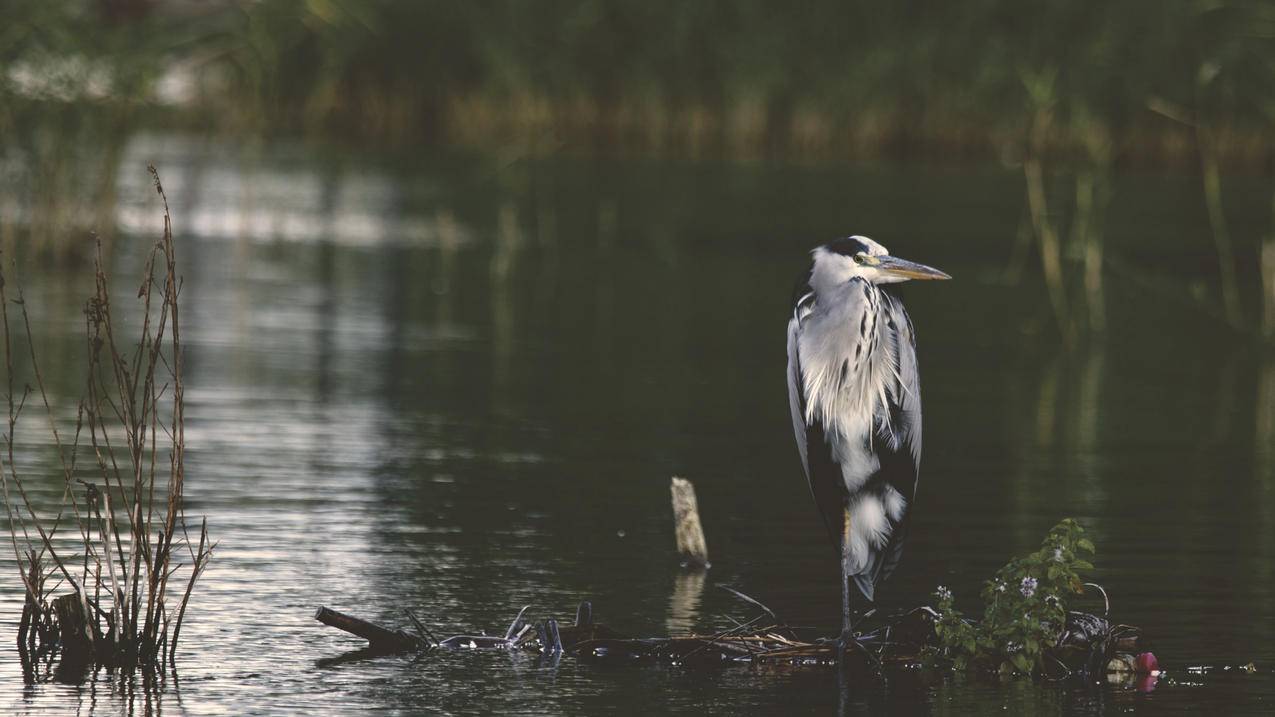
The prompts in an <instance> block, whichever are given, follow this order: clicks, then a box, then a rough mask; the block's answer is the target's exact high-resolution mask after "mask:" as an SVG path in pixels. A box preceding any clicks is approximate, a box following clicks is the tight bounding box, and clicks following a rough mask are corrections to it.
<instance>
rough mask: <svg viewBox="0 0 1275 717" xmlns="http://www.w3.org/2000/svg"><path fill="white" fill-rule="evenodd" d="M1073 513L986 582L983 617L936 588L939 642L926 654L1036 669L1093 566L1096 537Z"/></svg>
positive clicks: (962, 664)
mask: <svg viewBox="0 0 1275 717" xmlns="http://www.w3.org/2000/svg"><path fill="white" fill-rule="evenodd" d="M1084 532H1085V531H1084V529H1083V528H1081V527H1080V524H1079V523H1077V522H1076V521H1074V520H1072V519H1070V518H1068V519H1066V520H1064V521H1062V522H1061V523H1059V524H1058V525H1056V526H1054V527H1053V529H1052V530H1050V531H1049V535H1047V536H1046V537H1045V540H1044V542H1043V543H1041V546H1040V550H1037V551H1036V552H1034V553H1031V554H1030V555H1027V556H1025V557H1022V558H1016V559H1014V560H1011V561H1010V562H1009V563H1007V564H1006V565H1005V566H1004V567H1002V568H1001V569H1000V570H998V571H997V572H996V575H995V576H994V577H993V578H992V579H991V580H988V581H987V583H986V584H985V585H984V586H983V591H982V598H983V603H984V606H985V607H984V610H983V618H982V620H980V621H977V622H970V621H967V620H966V619H965V618H964V617H963V616H962V615H961V613H960V612H959V611H957V610H956V608H955V607H954V603H955V597H954V596H953V595H952V593H951V591H949V590H947V588H943V587H940V588H939V589H938V591H937V592H936V597H937V599H938V604H937V606H936V609H937V611H938V618H937V620H936V622H935V626H934V629H935V634H936V636H937V637H938V646H937V647H933V648H930V649H929V650H928V652H927V654H926V657H927V659H928V660H929V661H931V662H932V663H936V664H939V663H950V664H951V665H952V666H953V667H955V668H956V669H965V668H968V667H974V666H980V667H986V668H990V669H996V670H999V671H1001V672H1003V673H1011V672H1014V671H1017V672H1023V673H1031V672H1033V671H1036V670H1037V669H1039V668H1040V667H1041V660H1042V657H1043V654H1044V651H1045V650H1046V649H1047V648H1050V647H1053V646H1055V645H1056V643H1057V642H1058V638H1059V635H1060V634H1061V633H1062V632H1063V628H1064V626H1065V624H1066V619H1067V609H1068V603H1069V601H1070V600H1071V599H1073V598H1075V597H1076V596H1078V595H1080V594H1081V593H1083V592H1084V580H1083V577H1082V573H1084V572H1085V571H1088V570H1092V569H1093V564H1092V563H1091V562H1089V560H1088V559H1087V557H1082V556H1092V555H1093V552H1094V546H1093V543H1092V542H1090V541H1089V539H1088V538H1086V537H1084Z"/></svg>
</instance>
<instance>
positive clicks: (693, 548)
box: [669, 476, 710, 569]
mask: <svg viewBox="0 0 1275 717" xmlns="http://www.w3.org/2000/svg"><path fill="white" fill-rule="evenodd" d="M669 489H670V491H671V492H672V495H673V524H674V525H673V530H674V535H675V536H676V537H677V552H679V553H681V555H682V559H683V560H684V561H685V562H684V564H685V565H686V566H687V567H693V568H701V569H702V568H708V567H710V565H709V562H708V543H707V542H705V540H704V526H702V525H701V524H700V520H699V504H698V503H697V502H696V500H695V486H693V485H691V482H690V481H688V480H686V479H685V478H678V477H677V476H673V483H672V485H671V486H670V488H669Z"/></svg>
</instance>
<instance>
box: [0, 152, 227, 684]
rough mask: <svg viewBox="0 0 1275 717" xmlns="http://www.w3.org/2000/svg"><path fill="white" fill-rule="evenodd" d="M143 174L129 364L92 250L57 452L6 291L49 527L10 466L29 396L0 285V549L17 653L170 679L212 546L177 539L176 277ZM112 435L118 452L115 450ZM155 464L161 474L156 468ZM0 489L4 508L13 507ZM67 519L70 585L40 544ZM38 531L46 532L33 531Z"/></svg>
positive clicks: (181, 467)
mask: <svg viewBox="0 0 1275 717" xmlns="http://www.w3.org/2000/svg"><path fill="white" fill-rule="evenodd" d="M149 170H150V173H151V176H152V178H153V180H154V186H155V190H156V192H157V193H158V194H159V196H160V199H161V200H162V202H163V205H164V232H163V235H162V237H161V238H160V239H159V240H158V241H157V242H156V243H155V245H154V246H153V247H152V248H151V251H150V253H149V254H148V255H147V258H146V261H145V264H144V268H143V273H144V276H143V280H142V283H141V286H140V288H139V290H138V292H137V298H138V299H139V301H140V304H141V310H142V316H141V322H140V323H141V331H140V335H139V336H138V338H137V343H136V346H135V347H134V348H133V349H132V350H131V351H128V350H125V351H121V350H120V344H119V343H118V342H117V339H116V332H115V322H114V318H113V314H112V309H111V295H110V290H109V287H110V282H109V280H108V276H107V272H106V268H105V267H106V261H105V260H104V258H103V254H102V245H101V242H100V241H98V242H97V246H96V248H97V251H96V255H95V260H94V279H95V281H94V293H93V296H92V297H91V298H90V299H89V300H88V302H87V304H86V307H85V327H86V350H87V354H88V371H87V382H86V387H85V396H84V398H83V399H82V401H81V403H80V405H79V410H78V412H77V419H76V430H75V438H74V440H73V442H72V443H71V444H70V446H66V445H65V444H64V443H63V441H62V437H61V434H60V433H59V431H58V427H57V422H56V420H55V419H54V414H53V409H52V407H51V405H50V402H49V400H48V396H47V392H46V389H45V385H44V380H43V376H42V375H41V374H40V371H39V367H38V362H37V361H36V356H35V351H34V342H33V341H32V340H31V328H30V319H29V318H28V316H27V313H26V308H25V304H24V302H23V299H22V296H21V291H20V290H19V299H18V301H16V302H15V303H17V304H19V305H22V306H23V310H22V321H23V325H24V327H25V330H26V338H27V342H28V344H29V345H31V346H32V349H31V357H30V358H31V366H32V370H33V372H34V375H35V379H36V385H37V389H36V391H35V392H38V393H39V395H40V398H41V399H42V401H43V404H44V408H45V412H46V414H47V416H48V422H49V430H50V431H51V433H52V435H53V439H54V445H55V447H56V449H57V452H58V457H59V461H60V463H61V470H62V474H63V481H64V489H63V496H62V504H61V505H60V506H59V507H58V510H57V513H56V517H55V518H53V520H52V521H50V520H49V519H48V518H47V516H42V515H41V512H40V510H41V508H42V507H43V506H36V505H35V504H34V503H33V501H32V500H31V499H30V497H29V496H28V494H27V491H26V489H25V487H24V483H23V479H22V476H21V474H20V472H19V471H18V469H17V466H16V462H15V459H14V443H15V431H16V428H17V425H18V419H19V417H20V415H21V413H22V410H23V408H24V407H25V405H26V402H27V399H28V397H29V396H30V394H31V393H32V392H33V391H32V389H31V387H30V386H27V387H26V389H25V391H24V392H23V393H22V395H21V398H20V399H16V398H15V392H14V389H13V386H14V383H15V380H14V376H15V373H14V366H13V360H12V351H11V342H10V337H11V333H10V326H9V317H8V299H7V297H6V296H5V294H4V281H3V274H2V272H0V327H2V328H3V331H4V349H5V359H6V360H5V368H6V370H7V374H6V376H7V380H6V386H7V387H8V409H9V410H8V414H9V415H8V419H9V420H8V432H7V433H6V434H5V436H4V437H5V440H6V444H7V451H6V453H5V456H6V457H5V458H4V459H3V460H0V463H7V465H0V484H2V487H3V494H4V496H5V507H6V514H7V516H8V518H9V538H10V540H9V542H10V544H11V546H12V547H13V550H14V553H15V556H16V557H17V559H18V570H19V573H20V575H21V577H22V582H23V585H24V587H25V589H26V592H27V600H26V606H27V607H26V608H25V609H24V614H23V618H22V622H21V624H20V632H21V637H22V638H24V639H25V641H26V645H27V646H28V647H30V648H32V651H33V652H34V653H36V654H37V655H39V654H43V655H50V654H53V653H54V652H55V651H58V650H59V649H60V650H61V654H62V659H63V661H64V662H66V661H67V660H68V659H72V658H74V659H75V661H79V662H83V663H84V664H86V665H87V664H91V665H105V666H118V667H122V668H125V669H132V668H135V667H141V668H144V669H147V670H150V669H155V668H158V669H159V670H161V671H162V670H163V669H164V663H165V658H167V662H168V663H169V664H170V665H175V659H176V651H177V637H178V634H179V632H180V630H181V624H182V619H183V618H184V616H185V612H186V607H187V604H188V602H189V600H190V595H191V592H192V591H193V589H194V585H195V581H196V580H197V579H198V578H199V576H200V575H202V573H203V571H204V570H205V569H206V567H207V564H208V560H209V558H210V557H211V555H212V552H213V550H214V549H215V548H216V544H215V543H213V542H212V541H211V540H210V539H209V537H208V528H207V521H206V520H205V521H204V522H203V524H202V525H201V528H200V532H199V541H198V547H194V546H193V543H192V541H191V538H190V535H189V533H188V530H187V526H186V518H185V513H184V507H183V506H184V503H183V493H184V486H185V431H184V390H183V384H182V346H181V334H180V330H179V322H178V317H179V312H178V297H179V294H180V291H181V279H180V277H179V275H178V274H177V264H176V252H175V247H174V242H173V235H172V220H171V217H170V214H169V210H168V199H167V197H166V196H165V194H164V190H163V186H162V184H161V183H160V180H159V175H158V173H157V172H156V171H155V168H154V167H150V168H149ZM86 425H87V428H88V431H87V435H88V443H89V447H90V448H91V449H92V453H93V457H94V461H95V463H96V467H97V473H98V475H99V477H100V479H101V484H100V487H99V485H98V484H97V483H91V482H86V481H83V480H78V482H79V483H81V484H83V489H84V508H83V509H82V508H81V505H80V501H79V500H78V499H77V496H76V486H75V485H74V482H73V478H72V476H73V475H74V474H75V465H76V456H77V452H78V448H79V446H80V443H81V436H82V433H83V428H84V427H85V426H86ZM121 435H122V437H123V443H122V444H119V439H118V437H119V436H121ZM113 436H114V437H116V438H115V439H114V440H113ZM164 453H167V458H168V460H167V461H164V460H162V455H163V454H164ZM68 454H69V455H68ZM11 488H12V489H13V490H12V492H13V493H16V494H17V497H18V501H17V502H16V503H15V501H14V499H13V497H12V495H11ZM68 508H69V510H68ZM46 512H47V511H46ZM68 514H69V515H70V516H71V517H73V518H74V521H75V523H76V527H77V529H78V531H79V538H80V540H79V547H78V548H76V550H78V551H79V552H80V555H82V563H83V565H82V569H81V570H80V578H79V580H78V581H77V580H76V578H75V577H74V576H72V575H71V573H70V572H69V570H68V569H67V567H66V561H65V560H64V555H67V553H66V552H65V551H67V550H68V548H66V547H64V546H61V545H55V542H54V539H53V538H54V536H55V534H56V531H57V530H58V528H59V525H60V523H61V521H62V520H63V519H64V518H66V516H67V515H68ZM46 524H51V526H52V527H51V528H46ZM32 529H34V532H35V533H37V534H38V536H39V538H38V540H37V539H35V538H34V536H33V535H32ZM179 534H180V536H181V537H180V540H179V541H178V543H177V545H176V546H174V537H175V536H178V535H179ZM37 546H38V549H37ZM24 547H25V549H24ZM174 547H177V548H178V549H181V548H183V547H184V548H185V549H186V550H187V551H188V552H189V554H190V558H191V559H190V563H189V564H188V566H182V565H177V566H173V565H172V564H171V563H172V551H173V549H174ZM80 555H77V556H76V557H77V558H79V557H80ZM46 556H47V558H48V560H46V559H45V558H46ZM103 563H105V570H103ZM77 567H78V566H77ZM183 567H187V569H188V570H189V577H188V580H187V583H186V586H185V591H184V594H183V596H182V600H181V605H180V608H179V610H178V612H177V619H176V621H175V622H171V623H170V620H169V617H168V616H169V615H170V614H171V612H170V611H169V610H168V608H167V606H166V604H165V600H166V596H167V595H168V594H169V591H168V581H169V579H170V578H171V577H173V575H175V574H176V573H177V572H178V571H179V570H181V569H182V568H183ZM54 574H60V576H61V578H62V579H61V580H60V581H58V582H56V583H55V584H54V585H53V586H52V587H48V586H47V583H48V581H47V578H48V577H49V576H50V575H54ZM63 583H65V584H66V585H68V586H69V587H70V588H71V589H72V591H73V592H71V593H69V595H68V596H73V597H71V600H70V601H69V602H68V601H67V600H65V599H63V600H61V602H60V603H59V605H60V608H59V610H55V609H54V608H53V604H54V603H55V602H57V601H54V600H52V599H51V597H52V592H53V591H54V590H56V589H58V587H59V586H61V585H62V584H63ZM104 588H105V589H104ZM103 593H106V594H107V595H109V600H104V599H103ZM68 596H64V597H68ZM143 606H144V608H143ZM143 609H144V612H143ZM68 611H69V612H68ZM68 620H69V621H73V622H75V623H76V624H82V625H83V626H84V632H85V635H86V637H87V647H77V646H76V645H73V644H71V643H69V642H67V641H66V640H59V639H58V638H59V628H60V624H61V623H63V622H67V621H68ZM170 626H171V628H172V633H171V635H170V634H169V630H170ZM77 644H78V643H77ZM77 649H78V650H87V654H78V655H72V654H70V651H72V650H77Z"/></svg>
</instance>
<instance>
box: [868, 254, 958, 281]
mask: <svg viewBox="0 0 1275 717" xmlns="http://www.w3.org/2000/svg"><path fill="white" fill-rule="evenodd" d="M875 258H876V259H877V260H878V261H877V265H876V268H877V270H879V271H882V272H884V273H886V274H890V275H892V276H897V277H900V278H903V279H951V278H952V277H950V276H948V275H947V274H945V273H943V272H941V271H939V270H938V269H935V268H934V267H932V266H926V265H924V264H917V263H916V262H914V261H908V260H906V259H899V258H897V257H893V256H889V255H886V256H878V257H875Z"/></svg>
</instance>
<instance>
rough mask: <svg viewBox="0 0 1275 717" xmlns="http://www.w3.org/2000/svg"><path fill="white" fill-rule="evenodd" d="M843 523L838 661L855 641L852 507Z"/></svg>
mask: <svg viewBox="0 0 1275 717" xmlns="http://www.w3.org/2000/svg"><path fill="white" fill-rule="evenodd" d="M842 511H843V512H842V523H841V639H840V640H838V641H837V657H838V659H841V658H844V657H845V651H846V647H847V646H848V645H850V643H851V642H853V641H854V620H853V619H852V617H853V616H852V615H851V613H850V590H851V587H850V506H849V505H847V506H846V507H845V508H843V509H842Z"/></svg>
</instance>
